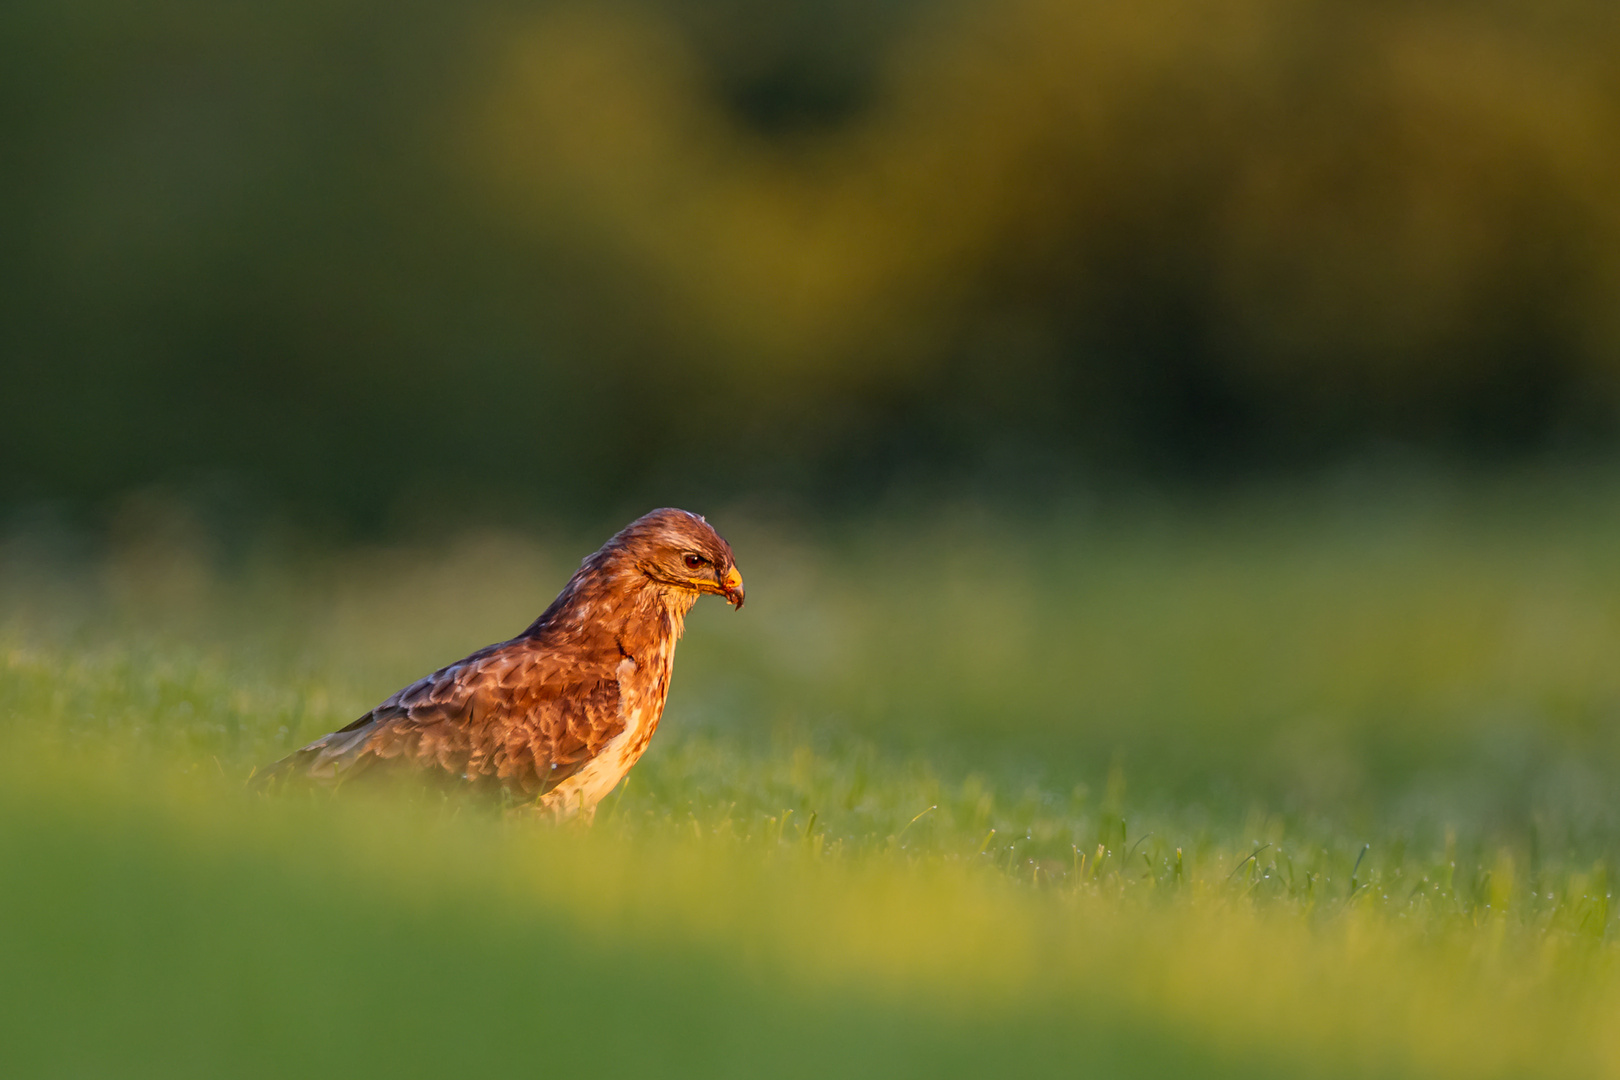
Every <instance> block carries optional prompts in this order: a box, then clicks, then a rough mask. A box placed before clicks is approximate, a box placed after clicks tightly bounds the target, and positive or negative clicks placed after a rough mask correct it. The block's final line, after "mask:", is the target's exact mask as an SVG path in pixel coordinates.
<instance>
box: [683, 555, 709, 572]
mask: <svg viewBox="0 0 1620 1080" xmlns="http://www.w3.org/2000/svg"><path fill="white" fill-rule="evenodd" d="M708 561H709V560H708V559H705V558H704V557H703V556H701V555H693V554H691V553H690V552H688V553H687V556H686V559H685V562H686V568H687V569H688V570H696V569H697V568H698V567H700V566H705V565H707V564H708Z"/></svg>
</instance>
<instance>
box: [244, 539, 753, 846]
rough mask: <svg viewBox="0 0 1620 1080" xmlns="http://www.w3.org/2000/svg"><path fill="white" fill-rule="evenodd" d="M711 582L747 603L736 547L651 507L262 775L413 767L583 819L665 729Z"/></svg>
mask: <svg viewBox="0 0 1620 1080" xmlns="http://www.w3.org/2000/svg"><path fill="white" fill-rule="evenodd" d="M704 593H714V594H715V595H717V596H723V597H725V599H726V600H727V601H729V602H730V603H731V605H732V607H734V608H741V607H742V605H743V583H742V575H741V574H739V573H738V571H737V565H736V562H735V561H734V560H733V559H732V555H731V545H729V544H727V543H726V542H725V540H723V539H722V538H721V536H720V534H719V533H717V532H715V531H714V529H713V528H712V527H710V525H709V523H708V522H707V521H705V520H704V519H703V518H702V517H700V516H698V515H697V514H693V513H689V512H687V511H685V510H675V509H669V508H666V509H662V510H654V511H653V512H652V513H650V514H647V515H646V516H644V517H640V518H637V519H636V520H635V521H632V522H631V523H630V524H629V525H627V526H625V527H624V529H622V530H621V531H620V532H619V533H618V534H617V535H615V536H614V537H613V538H612V539H611V540H609V541H608V542H607V543H605V544H603V545H602V547H601V549H600V550H599V551H597V552H596V554H594V555H592V556H590V557H589V558H587V559H586V560H585V561H584V562H583V563H582V564H581V565H580V568H579V570H578V571H577V572H576V573H575V574H574V576H573V577H572V578H570V579H569V580H568V584H567V585H565V586H563V590H562V592H561V593H559V594H558V595H557V599H555V600H553V601H552V602H551V606H550V607H548V608H546V610H545V612H544V613H543V614H541V616H540V617H539V618H538V619H536V620H535V621H534V623H533V624H532V625H530V626H529V628H528V629H527V630H525V631H523V633H521V634H519V635H518V636H517V637H515V638H513V639H511V640H510V641H503V642H501V643H500V644H498V645H490V646H488V647H487V648H483V649H479V650H478V651H477V652H475V653H473V654H472V655H471V656H469V657H467V658H466V659H464V660H458V661H457V662H456V663H454V664H451V665H450V666H448V667H444V668H440V669H439V670H438V671H435V672H434V673H433V674H431V675H429V676H427V677H426V678H423V679H418V680H417V681H416V682H413V683H411V684H410V685H409V686H407V687H405V688H404V689H403V690H400V691H399V692H398V693H396V694H394V695H393V696H392V697H390V698H388V700H386V701H384V702H383V703H382V704H380V705H378V706H377V707H376V708H374V709H372V710H371V711H370V712H368V713H366V714H365V715H364V716H362V717H360V718H359V719H358V720H356V721H355V722H354V723H352V724H350V725H348V726H347V727H345V728H341V729H340V730H338V731H334V732H332V733H331V734H330V735H325V736H323V737H321V738H319V739H316V740H315V741H314V742H312V743H310V744H309V745H308V746H305V747H304V748H303V749H301V750H296V751H294V752H293V753H292V754H289V755H288V756H287V757H285V758H282V759H281V760H280V761H278V762H276V763H274V764H273V765H271V766H269V767H268V768H267V769H266V770H265V771H264V772H263V773H262V774H260V775H259V776H257V777H255V781H256V782H257V783H259V784H261V785H263V784H265V783H268V782H270V781H271V780H274V779H276V778H281V777H286V778H293V777H298V776H302V777H305V778H307V779H310V780H313V781H316V782H320V783H326V784H336V783H338V782H340V781H343V780H346V779H347V778H349V777H353V776H356V775H358V774H360V773H363V772H370V771H373V770H378V769H386V770H388V771H401V770H403V771H415V772H418V773H422V774H426V775H428V776H432V777H435V778H441V779H449V780H452V781H461V782H465V783H467V784H470V785H472V786H475V787H493V788H499V789H504V790H505V791H507V792H509V793H510V794H511V795H512V796H513V797H515V798H517V799H519V800H522V801H527V802H533V803H535V804H536V805H537V806H538V807H540V808H542V809H545V810H549V811H550V812H552V813H553V814H556V815H557V816H559V817H571V816H574V815H582V816H584V817H585V818H587V819H589V818H590V817H591V816H592V815H593V814H594V813H595V809H596V804H597V803H598V802H600V801H601V800H602V798H603V796H605V795H606V794H607V793H608V792H610V791H612V790H613V788H614V786H615V785H616V784H618V782H619V781H620V780H621V779H622V778H623V777H624V774H625V773H627V772H628V771H629V770H630V767H631V766H632V765H634V764H635V763H636V759H638V758H639V757H641V754H642V752H643V751H644V750H646V749H647V742H648V740H649V739H651V738H652V735H653V732H654V731H656V730H657V729H658V720H659V718H660V717H661V716H662V715H663V712H664V700H665V698H666V697H667V696H668V694H669V679H670V673H671V671H672V670H673V668H674V663H675V642H676V641H677V640H678V639H679V638H680V636H681V631H682V629H683V628H684V624H685V619H686V614H687V612H689V611H691V610H692V605H693V604H695V603H696V602H697V599H698V597H699V596H701V595H703V594H704Z"/></svg>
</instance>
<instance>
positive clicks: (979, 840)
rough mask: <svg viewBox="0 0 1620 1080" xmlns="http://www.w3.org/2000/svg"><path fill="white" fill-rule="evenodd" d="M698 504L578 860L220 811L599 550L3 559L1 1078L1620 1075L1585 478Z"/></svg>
mask: <svg viewBox="0 0 1620 1080" xmlns="http://www.w3.org/2000/svg"><path fill="white" fill-rule="evenodd" d="M711 516H712V517H713V519H714V520H715V522H716V523H717V525H719V527H720V528H721V530H722V531H723V532H725V533H727V535H728V537H729V538H730V539H731V541H732V543H733V546H734V547H735V549H736V551H737V554H738V561H739V564H740V566H741V567H742V569H743V572H744V574H745V577H746V580H747V583H748V594H749V602H748V606H747V607H746V608H745V609H744V610H743V611H741V612H739V613H733V612H731V611H730V610H728V609H726V608H724V607H723V606H722V605H720V604H718V603H714V602H710V603H707V604H704V605H700V607H699V609H698V610H697V611H696V612H695V613H694V615H693V617H692V619H691V621H690V623H689V627H688V633H687V636H686V639H685V640H684V642H683V643H682V645H681V650H680V656H679V659H678V663H677V668H676V680H675V686H674V690H673V692H672V696H671V702H670V707H669V710H668V712H667V713H666V716H665V719H664V724H663V726H662V727H661V728H660V731H659V734H658V737H657V738H656V739H655V740H654V742H653V745H652V748H651V750H650V751H649V753H648V755H647V757H646V758H645V759H644V760H643V762H642V763H641V764H640V765H639V766H638V767H637V768H636V770H635V771H634V772H633V773H632V774H631V778H630V780H629V782H628V784H627V785H625V786H624V787H622V788H621V789H620V790H619V791H618V792H616V793H615V794H614V795H613V796H611V797H610V799H609V801H608V802H607V803H605V804H604V806H603V808H602V812H601V814H600V815H599V816H598V819H597V822H596V824H595V825H594V826H593V827H591V828H588V829H586V828H580V827H554V826H550V825H547V824H544V823H541V822H536V821H532V820H527V819H521V818H513V817H509V816H505V815H502V814H501V813H500V812H499V811H498V810H496V809H493V808H488V807H484V806H481V805H478V804H476V803H466V802H461V801H455V800H450V801H445V800H443V799H442V797H440V796H432V797H430V796H427V795H425V794H421V793H412V792H395V793H383V792H376V793H370V794H366V795H356V796H354V797H344V798H341V799H333V798H329V797H326V796H324V795H318V794H314V795H310V794H299V793H294V794H291V795H288V796H284V797H278V798H265V797H262V796H258V795H254V794H252V793H250V792H248V791H246V790H245V789H244V788H243V785H242V781H243V779H244V778H245V776H246V775H247V774H248V772H249V771H250V769H251V768H252V767H253V766H254V765H255V764H257V763H261V762H264V761H267V760H269V759H271V758H273V757H276V756H278V755H279V754H280V753H283V752H285V750H287V749H288V748H290V747H293V746H295V745H298V744H299V743H301V742H303V741H305V740H307V739H309V738H312V737H314V736H315V735H318V734H321V733H323V732H325V731H328V730H330V729H332V728H333V727H335V726H338V725H341V724H342V723H345V722H347V721H348V720H349V719H352V718H353V717H354V716H356V715H358V714H359V713H361V712H363V711H364V710H365V709H366V708H368V707H369V706H370V705H371V704H373V703H374V702H375V701H377V700H378V699H380V698H381V697H383V696H385V695H386V694H387V693H389V692H390V691H392V690H393V689H395V688H396V687H398V686H399V685H401V684H403V683H405V682H406V681H409V680H410V679H412V678H414V677H416V676H417V675H419V674H422V673H424V672H425V671H427V670H429V669H431V668H433V667H435V666H437V665H439V664H440V663H443V662H445V661H447V660H450V659H454V658H455V657H458V656H460V655H462V654H463V653H465V652H467V651H469V650H471V649H472V648H475V647H477V646H479V645H482V644H486V643H488V642H489V641H493V640H498V639H500V638H503V637H506V636H509V635H510V634H512V633H514V632H515V631H517V630H518V629H520V628H521V627H522V626H523V625H524V624H525V623H526V622H527V621H528V620H529V619H530V618H532V617H533V615H534V614H535V613H536V612H537V611H538V610H539V609H540V608H541V607H543V606H544V605H545V603H546V602H547V601H549V599H550V597H551V596H552V595H553V594H554V592H555V590H556V589H557V588H558V587H559V586H560V584H561V583H562V581H563V580H564V579H565V578H566V576H567V574H568V573H569V572H570V570H571V568H572V566H573V565H574V563H575V562H576V561H577V560H578V558H580V557H581V556H582V555H584V554H585V553H586V552H587V551H589V550H590V549H591V548H592V547H594V546H595V544H596V543H598V542H600V540H601V539H602V538H603V537H602V535H598V534H597V533H595V532H591V533H583V534H582V533H580V532H578V531H577V530H575V531H566V532H565V531H559V532H557V533H556V534H555V535H550V536H534V535H519V534H516V533H500V532H489V531H479V530H476V529H472V530H469V531H467V532H465V533H463V534H460V535H454V536H448V537H443V538H438V539H422V540H418V541H412V542H409V543H399V544H396V545H391V546H384V545H373V546H367V547H354V546H349V547H333V546H330V545H321V544H316V543H312V542H310V541H307V540H301V539H299V538H298V537H297V536H296V535H294V534H291V533H288V532H278V531H275V530H268V529H266V530H261V531H257V532H254V533H252V534H251V535H247V536H243V535H239V534H235V533H232V532H230V531H229V530H221V529H219V528H215V527H210V526H207V525H205V524H203V523H201V522H200V520H199V519H198V518H197V517H195V516H194V515H191V514H190V513H188V512H187V511H186V509H185V508H184V507H181V506H176V505H173V504H168V503H164V502H163V501H162V500H157V499H152V500H148V501H147V502H144V503H135V504H132V505H131V508H130V509H129V511H128V512H127V513H126V514H125V515H124V518H123V519H122V520H121V523H120V525H119V527H118V528H117V529H115V530H114V532H113V534H112V535H113V539H112V540H111V541H109V542H107V543H106V544H105V545H100V544H90V543H89V542H86V541H82V540H79V541H73V540H72V538H71V537H67V536H65V535H63V534H60V533H53V532H51V531H50V530H48V529H46V528H45V527H44V526H23V527H19V528H18V529H17V530H16V531H15V532H14V534H13V537H12V539H11V540H9V541H8V542H7V543H6V545H5V547H4V549H3V551H0V558H3V563H0V573H3V577H0V724H3V725H4V726H3V731H4V738H5V740H6V747H5V753H4V755H3V760H0V868H3V871H0V872H3V874H4V884H3V886H0V1001H3V1002H4V1006H5V1007H4V1008H3V1009H0V1072H3V1073H4V1075H6V1076H16V1077H57V1076H61V1077H67V1076H73V1077H84V1076H109V1077H112V1076H117V1077H133V1076H162V1077H185V1076H199V1077H219V1076H233V1077H254V1076H265V1077H270V1076H289V1075H300V1076H305V1075H307V1076H324V1075H332V1076H339V1075H341V1076H372V1075H375V1076H442V1075H450V1074H457V1075H478V1074H488V1075H512V1074H522V1075H529V1074H534V1075H541V1074H567V1073H575V1072H583V1071H585V1070H589V1071H590V1072H591V1073H592V1074H595V1075H642V1076H687V1075H690V1076H703V1077H717V1076H738V1077H757V1076H769V1077H793V1076H874V1077H896V1076H919V1077H921V1076H928V1077H934V1076H955V1075H961V1076H987V1075H999V1076H1045V1075H1054V1076H1055V1075H1064V1076H1075V1075H1080V1076H1106V1077H1115V1076H1119V1077H1138V1076H1140V1077H1146V1076H1218V1075H1228V1074H1230V1075H1239V1074H1241V1075H1244V1076H1246V1077H1254V1076H1279V1077H1280V1076H1301V1075H1309V1076H1341V1075H1343V1076H1366V1075H1378V1076H1459V1077H1461V1076H1466V1077H1470V1078H1479V1077H1508V1076H1616V1077H1620V1024H1616V1023H1615V1022H1614V1020H1615V1018H1616V1017H1617V1016H1620V948H1617V944H1616V942H1617V935H1620V926H1617V921H1616V911H1615V909H1614V905H1613V903H1612V900H1613V897H1612V889H1613V877H1614V875H1615V873H1616V869H1617V867H1620V799H1617V798H1616V796H1615V790H1616V780H1617V779H1620V724H1617V720H1620V477H1617V476H1616V475H1615V474H1614V473H1613V472H1612V471H1602V470H1594V471H1590V472H1574V471H1562V472H1545V473H1530V474H1524V475H1516V476H1513V477H1500V476H1499V477H1494V478H1488V479H1480V478H1473V479H1459V478H1456V477H1450V478H1447V477H1437V476H1428V477H1426V478H1418V477H1414V476H1412V475H1406V474H1403V475H1400V476H1396V477H1390V476H1385V475H1381V474H1379V475H1375V474H1368V475H1352V474H1346V475H1344V476H1340V477H1336V478H1333V479H1331V480H1326V481H1322V482H1320V483H1317V484H1314V485H1311V486H1309V487H1296V488H1289V489H1286V490H1282V489H1279V490H1262V489H1255V490H1250V491H1246V492H1235V493H1227V494H1225V495H1223V496H1220V497H1219V498H1212V499H1209V500H1207V501H1202V502H1199V501H1194V500H1189V499H1187V498H1179V499H1171V500H1164V501H1149V500H1145V499H1134V500H1120V499H1108V498H1102V497H1099V498H1097V499H1094V500H1090V501H1076V502H1075V503H1073V504H1071V505H1066V506H1062V507H1045V508H1042V509H1040V510H1039V511H1034V510H1028V509H1026V510H1022V511H1006V512H1001V513H993V512H991V511H989V510H986V509H984V508H982V507H976V506H942V505H935V506H931V507H928V508H925V509H918V508H915V507H913V508H910V509H908V510H905V511H903V512H902V511H894V512H892V513H888V514H882V515H879V514H873V515H871V516H869V517H867V518H864V519H862V520H859V521H849V520H844V521H837V522H827V521H803V520H793V519H791V518H789V517H784V516H782V515H781V514H779V513H772V512H768V511H767V510H765V509H761V508H753V509H750V508H748V507H740V508H736V509H734V510H732V511H729V512H727V511H716V512H714V513H713V514H712V515H711ZM70 541H72V542H70Z"/></svg>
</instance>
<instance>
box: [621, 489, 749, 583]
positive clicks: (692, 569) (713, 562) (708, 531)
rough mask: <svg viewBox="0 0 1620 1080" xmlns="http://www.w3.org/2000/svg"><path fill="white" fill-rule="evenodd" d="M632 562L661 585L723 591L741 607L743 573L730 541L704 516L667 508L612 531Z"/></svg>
mask: <svg viewBox="0 0 1620 1080" xmlns="http://www.w3.org/2000/svg"><path fill="white" fill-rule="evenodd" d="M609 543H610V544H611V545H618V546H619V547H620V548H621V549H622V550H623V551H624V553H625V554H626V555H628V556H630V557H631V558H632V559H633V560H634V561H635V565H636V567H637V568H638V569H639V570H640V571H641V572H642V573H644V574H646V575H647V576H648V577H649V578H652V579H653V580H654V581H656V582H658V583H660V584H662V585H670V586H674V587H675V588H678V589H691V590H692V591H694V592H699V593H714V594H715V595H716V596H723V597H725V598H726V600H727V602H729V603H730V604H731V606H732V607H734V608H740V607H742V606H743V581H742V574H741V573H740V572H739V571H738V570H737V564H736V562H735V561H734V560H733V559H732V557H731V545H730V544H728V543H726V541H725V539H724V538H723V537H722V536H721V535H720V534H719V533H717V532H715V531H714V528H713V526H711V525H710V524H709V523H708V522H707V521H704V520H703V518H701V517H700V516H698V515H697V514H693V513H689V512H688V511H685V510H676V509H673V508H667V507H666V508H665V509H662V510H654V511H653V512H652V513H650V514H647V515H645V516H643V517H639V518H637V519H636V520H635V521H632V522H631V523H630V524H629V525H626V526H625V527H624V529H622V530H621V531H620V532H619V535H618V536H615V537H614V538H613V540H612V541H610V542H609Z"/></svg>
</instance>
